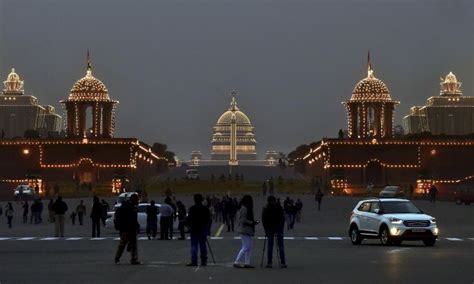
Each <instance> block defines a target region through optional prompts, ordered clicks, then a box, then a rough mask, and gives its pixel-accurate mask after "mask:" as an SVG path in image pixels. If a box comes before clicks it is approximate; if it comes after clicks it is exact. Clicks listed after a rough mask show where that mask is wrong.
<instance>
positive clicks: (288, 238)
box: [283, 237, 295, 240]
mask: <svg viewBox="0 0 474 284" xmlns="http://www.w3.org/2000/svg"><path fill="white" fill-rule="evenodd" d="M283 239H285V240H294V239H295V237H284V238H283Z"/></svg>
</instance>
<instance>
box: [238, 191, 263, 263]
mask: <svg viewBox="0 0 474 284" xmlns="http://www.w3.org/2000/svg"><path fill="white" fill-rule="evenodd" d="M241 204H242V207H241V208H240V210H239V213H238V216H239V217H238V225H237V226H238V227H237V228H238V230H237V232H238V233H239V235H240V237H241V248H240V251H239V253H238V254H237V257H236V258H235V261H234V267H236V268H254V267H253V266H252V265H250V256H251V252H252V237H253V236H254V235H255V225H256V224H258V222H256V221H255V220H254V214H253V200H252V197H251V196H250V195H245V196H244V197H243V198H242V201H241ZM242 259H243V260H244V263H243V264H242V263H241V260H242Z"/></svg>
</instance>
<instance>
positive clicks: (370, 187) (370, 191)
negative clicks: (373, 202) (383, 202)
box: [367, 182, 374, 197]
mask: <svg viewBox="0 0 474 284" xmlns="http://www.w3.org/2000/svg"><path fill="white" fill-rule="evenodd" d="M373 189H374V184H373V183H372V182H369V184H367V196H368V197H371V196H372V190H373Z"/></svg>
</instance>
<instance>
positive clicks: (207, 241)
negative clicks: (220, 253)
mask: <svg viewBox="0 0 474 284" xmlns="http://www.w3.org/2000/svg"><path fill="white" fill-rule="evenodd" d="M206 243H207V247H208V248H209V253H210V254H211V257H212V262H213V263H214V264H216V259H215V258H214V254H213V253H212V248H211V244H210V243H209V240H208V239H207V238H206Z"/></svg>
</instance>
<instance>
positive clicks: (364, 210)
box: [357, 202, 370, 232]
mask: <svg viewBox="0 0 474 284" xmlns="http://www.w3.org/2000/svg"><path fill="white" fill-rule="evenodd" d="M369 210H370V202H364V203H362V204H361V205H360V206H359V208H357V211H358V213H357V215H358V217H359V231H363V232H366V231H368V228H369V218H368V216H367V214H368V213H369Z"/></svg>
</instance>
